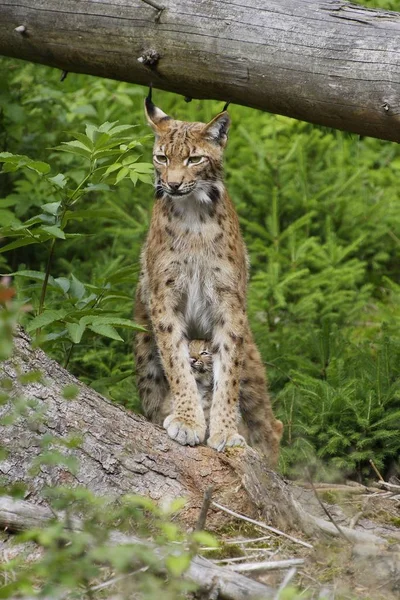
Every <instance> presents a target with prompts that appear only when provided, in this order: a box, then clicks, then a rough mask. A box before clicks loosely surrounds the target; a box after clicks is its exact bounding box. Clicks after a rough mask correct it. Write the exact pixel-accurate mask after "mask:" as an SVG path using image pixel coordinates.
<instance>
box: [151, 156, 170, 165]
mask: <svg viewBox="0 0 400 600" xmlns="http://www.w3.org/2000/svg"><path fill="white" fill-rule="evenodd" d="M154 160H155V161H156V162H158V163H160V164H161V165H166V164H167V162H168V158H167V157H166V156H165V154H155V155H154Z"/></svg>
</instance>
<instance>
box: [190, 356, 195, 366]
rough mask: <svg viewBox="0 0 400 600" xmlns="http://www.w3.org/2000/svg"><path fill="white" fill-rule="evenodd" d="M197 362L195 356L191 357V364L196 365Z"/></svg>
mask: <svg viewBox="0 0 400 600" xmlns="http://www.w3.org/2000/svg"><path fill="white" fill-rule="evenodd" d="M196 361H197V359H196V358H194V357H193V356H191V357H190V364H191V365H194V363H195V362H196Z"/></svg>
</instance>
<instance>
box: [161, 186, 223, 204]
mask: <svg viewBox="0 0 400 600" xmlns="http://www.w3.org/2000/svg"><path fill="white" fill-rule="evenodd" d="M212 188H217V189H218V191H219V193H220V195H222V193H223V190H224V184H223V183H222V181H198V182H197V184H196V186H195V187H194V188H193V190H191V191H190V192H188V193H187V194H184V195H183V196H180V195H172V194H168V192H165V193H166V194H167V195H168V196H169V197H170V198H171V199H172V200H174V201H175V202H176V203H183V202H188V201H189V202H190V201H195V202H200V203H203V202H204V203H206V204H209V203H211V202H212V200H211V198H210V192H211V190H212Z"/></svg>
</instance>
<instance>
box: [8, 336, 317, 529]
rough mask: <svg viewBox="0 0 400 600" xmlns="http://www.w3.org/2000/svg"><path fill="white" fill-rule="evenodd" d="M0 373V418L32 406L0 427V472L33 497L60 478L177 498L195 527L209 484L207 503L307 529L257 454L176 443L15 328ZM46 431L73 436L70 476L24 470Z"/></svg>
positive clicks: (113, 491) (212, 521) (212, 519)
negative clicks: (69, 391)
mask: <svg viewBox="0 0 400 600" xmlns="http://www.w3.org/2000/svg"><path fill="white" fill-rule="evenodd" d="M32 370H39V371H41V372H42V373H43V381H41V382H33V383H32V382H31V383H26V380H24V377H23V376H24V374H27V373H29V372H31V371H32ZM1 379H2V380H4V379H6V380H8V384H9V386H10V385H11V383H12V390H11V392H10V393H11V396H12V399H13V400H12V401H10V402H9V403H8V404H5V405H4V406H1V407H0V417H1V415H3V416H5V415H7V414H9V413H10V412H11V411H12V410H13V407H14V409H15V406H16V405H17V404H18V398H24V399H25V400H27V401H29V403H30V408H28V409H26V410H25V412H24V414H21V415H20V416H19V417H18V418H16V420H14V422H12V423H9V424H7V425H6V426H4V427H0V446H1V447H3V448H6V450H7V452H8V454H7V457H6V458H5V459H4V460H3V461H2V462H0V474H1V475H3V478H4V479H5V481H6V482H7V483H16V482H22V483H24V484H25V485H26V486H27V492H28V493H29V500H30V501H31V502H33V503H38V504H40V503H42V502H43V499H42V496H41V491H42V489H43V488H44V487H45V486H55V485H62V484H68V485H72V486H77V485H82V486H85V487H87V488H88V489H90V490H92V491H93V492H95V493H96V494H99V495H109V496H113V497H116V496H120V495H121V494H125V493H131V494H142V495H145V496H148V497H150V498H153V499H154V500H157V501H158V500H162V501H166V500H167V499H168V498H171V499H172V498H177V497H185V498H187V505H186V508H185V509H184V510H183V511H182V513H181V519H182V521H183V522H184V523H185V524H187V525H189V526H194V525H195V523H196V520H197V519H198V516H199V512H200V508H201V505H202V501H203V495H204V492H205V490H206V489H207V488H209V486H211V485H212V486H213V487H214V492H213V500H215V501H216V502H219V503H221V504H225V505H227V506H229V507H230V508H232V509H233V510H236V511H239V512H244V513H246V514H247V515H249V516H252V515H253V516H258V517H261V518H263V519H265V520H267V522H269V523H270V524H272V525H275V527H279V528H285V529H286V530H287V529H292V528H294V529H303V530H304V528H308V530H310V529H311V527H310V526H309V525H308V526H307V525H306V520H305V518H304V514H303V511H302V510H301V508H300V507H299V505H297V503H296V502H295V501H294V500H293V499H292V496H291V493H290V491H289V489H288V486H287V485H286V484H285V483H284V482H283V481H282V479H281V478H280V477H279V476H278V475H277V474H275V473H274V472H272V471H269V470H268V469H267V468H266V467H265V466H264V465H263V464H262V462H261V459H260V458H259V455H258V454H257V453H256V452H254V451H252V450H251V449H248V450H232V451H230V452H229V453H222V454H218V453H217V452H215V451H213V450H211V449H209V448H207V447H205V446H203V447H197V448H190V447H184V446H180V445H179V444H177V443H176V442H174V441H173V440H171V439H169V438H168V436H167V434H166V432H165V431H164V430H163V429H161V428H159V427H156V426H154V425H152V424H151V423H149V422H147V421H146V420H145V419H144V418H142V417H141V416H139V415H136V414H133V413H130V412H128V411H126V410H125V409H124V408H122V407H121V406H118V405H116V404H113V403H112V402H110V401H108V400H106V399H105V398H103V397H101V396H100V395H99V394H97V393H96V392H95V391H94V390H92V389H91V388H88V387H87V386H85V385H83V384H82V383H81V382H79V381H78V380H76V379H75V378H74V377H73V376H72V375H71V374H69V373H68V372H67V371H65V369H63V368H62V367H60V366H59V365H58V364H57V363H56V362H55V361H53V360H51V359H49V358H48V357H47V356H46V355H45V354H44V353H43V352H42V351H41V350H39V349H33V348H32V347H31V346H30V343H29V338H28V337H27V336H26V335H25V334H24V333H23V332H22V331H21V330H19V331H18V333H17V335H16V337H15V354H14V357H13V358H12V359H11V360H9V361H6V362H4V363H3V364H1V365H0V380H1ZM70 384H76V385H77V386H78V388H79V393H78V395H77V396H76V398H75V399H73V400H65V399H64V398H63V389H64V388H65V386H66V385H70ZM3 385H4V384H3ZM5 385H6V386H7V383H6V384H5ZM48 434H50V435H52V436H54V437H55V438H56V439H60V440H66V439H67V438H68V437H69V436H71V435H78V436H80V437H81V442H80V445H79V447H77V448H75V449H70V450H68V449H66V448H61V450H62V452H63V453H65V454H67V455H74V456H76V457H77V458H78V461H79V469H78V471H77V473H76V474H71V472H69V470H68V469H67V468H63V467H62V466H59V465H58V466H47V465H42V466H41V467H40V469H39V470H36V471H34V472H32V466H33V465H34V464H35V459H36V457H37V456H38V455H39V453H40V452H41V448H42V444H43V441H44V440H45V439H46V438H45V436H47V435H48ZM54 446H55V447H57V444H56V443H55V444H54ZM227 520H229V516H227V515H226V514H224V513H222V512H220V511H219V510H217V509H215V507H211V509H210V511H209V515H208V519H207V526H218V525H219V524H222V523H226V522H227Z"/></svg>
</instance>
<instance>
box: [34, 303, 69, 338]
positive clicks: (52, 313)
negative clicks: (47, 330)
mask: <svg viewBox="0 0 400 600" xmlns="http://www.w3.org/2000/svg"><path fill="white" fill-rule="evenodd" d="M66 314H67V311H66V310H65V309H63V308H60V309H59V310H45V311H44V312H42V313H41V314H40V315H38V316H37V317H35V318H34V319H32V321H30V322H29V323H28V325H27V327H26V330H27V332H28V333H30V332H31V331H34V330H35V329H40V328H41V327H46V325H50V324H51V323H54V322H55V321H61V320H62V319H63V318H64V317H65V315H66Z"/></svg>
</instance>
